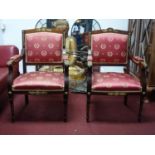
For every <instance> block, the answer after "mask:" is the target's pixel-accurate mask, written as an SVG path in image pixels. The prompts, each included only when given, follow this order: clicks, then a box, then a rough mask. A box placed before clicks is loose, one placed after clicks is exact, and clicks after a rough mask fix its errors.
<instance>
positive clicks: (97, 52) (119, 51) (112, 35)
mask: <svg viewBox="0 0 155 155" xmlns="http://www.w3.org/2000/svg"><path fill="white" fill-rule="evenodd" d="M129 41H130V35H129V33H128V32H126V31H120V30H114V29H112V28H109V29H107V30H104V31H103V32H102V33H99V34H93V35H92V36H91V52H90V53H91V55H89V56H88V63H87V66H88V71H87V108H86V120H87V122H89V120H90V118H89V117H90V114H89V113H90V112H89V111H90V102H91V95H93V94H100V95H122V96H124V104H125V105H127V98H128V96H129V95H139V96H140V105H139V112H138V121H139V122H140V121H141V115H142V109H143V103H144V101H143V99H144V95H145V91H146V82H145V80H146V79H145V67H146V65H145V63H144V60H143V59H142V58H140V57H137V56H132V55H130V53H129V47H128V42H129ZM130 61H132V62H133V63H135V64H136V65H137V66H138V67H139V71H140V72H139V73H140V74H139V75H140V76H139V77H138V76H136V75H133V74H132V73H131V72H130ZM94 66H122V67H124V72H123V73H118V72H94V71H93V67H94Z"/></svg>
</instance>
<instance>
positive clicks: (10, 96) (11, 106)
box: [9, 94, 15, 122]
mask: <svg viewBox="0 0 155 155" xmlns="http://www.w3.org/2000/svg"><path fill="white" fill-rule="evenodd" d="M9 103H10V108H11V121H12V122H14V121H15V112H14V102H13V94H9Z"/></svg>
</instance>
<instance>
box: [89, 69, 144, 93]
mask: <svg viewBox="0 0 155 155" xmlns="http://www.w3.org/2000/svg"><path fill="white" fill-rule="evenodd" d="M92 89H93V90H101V91H141V89H142V87H141V84H140V81H139V80H138V79H136V78H135V77H133V76H132V75H129V74H125V73H113V72H108V73H100V72H94V73H93V76H92Z"/></svg>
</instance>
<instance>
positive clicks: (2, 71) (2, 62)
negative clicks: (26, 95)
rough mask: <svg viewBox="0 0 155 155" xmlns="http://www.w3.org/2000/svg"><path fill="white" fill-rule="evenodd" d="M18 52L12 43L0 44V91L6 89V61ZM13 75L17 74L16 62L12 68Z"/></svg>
mask: <svg viewBox="0 0 155 155" xmlns="http://www.w3.org/2000/svg"><path fill="white" fill-rule="evenodd" d="M17 54H19V51H18V48H17V47H16V46H14V45H1V46H0V93H2V92H3V91H4V90H5V89H7V80H8V67H7V61H8V60H9V59H13V57H14V56H15V55H17ZM13 72H14V74H13V76H14V77H16V76H17V75H18V74H19V70H18V64H17V65H16V66H15V68H14V71H13Z"/></svg>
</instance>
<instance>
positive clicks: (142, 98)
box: [138, 94, 144, 122]
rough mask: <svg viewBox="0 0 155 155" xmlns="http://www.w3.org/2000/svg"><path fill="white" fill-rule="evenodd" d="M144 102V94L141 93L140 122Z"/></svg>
mask: <svg viewBox="0 0 155 155" xmlns="http://www.w3.org/2000/svg"><path fill="white" fill-rule="evenodd" d="M143 104H144V96H143V95H142V94H141V95H140V105H139V113H138V122H141V117H142V110H143Z"/></svg>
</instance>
